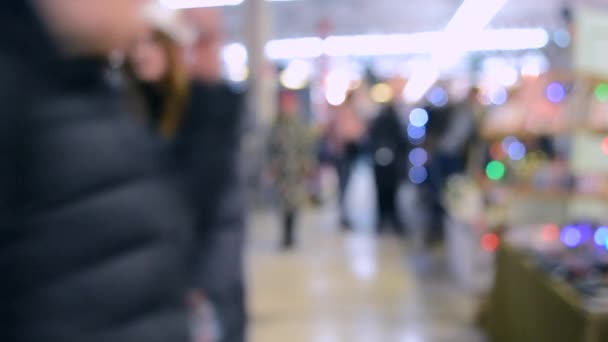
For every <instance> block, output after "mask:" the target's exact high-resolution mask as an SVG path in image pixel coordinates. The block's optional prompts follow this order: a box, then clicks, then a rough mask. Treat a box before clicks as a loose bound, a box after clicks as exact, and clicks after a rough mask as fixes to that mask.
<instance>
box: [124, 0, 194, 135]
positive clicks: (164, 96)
mask: <svg viewBox="0 0 608 342" xmlns="http://www.w3.org/2000/svg"><path fill="white" fill-rule="evenodd" d="M143 13H144V18H145V19H146V21H147V23H148V25H147V27H145V28H144V29H143V30H142V32H141V33H140V34H139V36H138V37H137V39H136V40H135V41H134V42H133V44H132V45H131V47H130V48H129V49H128V51H127V57H128V58H127V64H126V70H127V73H128V75H129V76H130V77H129V79H130V80H131V81H132V82H133V83H134V84H133V87H132V88H133V89H131V90H132V91H133V92H132V93H133V94H134V96H135V99H133V102H134V103H133V107H134V109H135V111H136V112H137V113H136V114H137V115H138V116H139V117H140V119H142V120H144V122H146V124H148V125H149V127H150V128H152V129H153V131H156V132H158V133H159V134H160V135H161V136H163V137H164V138H167V139H171V138H174V137H175V135H176V133H177V130H178V128H179V127H180V125H181V124H182V123H183V120H184V116H185V115H186V114H185V113H186V106H187V104H188V93H189V87H190V85H189V78H188V71H187V66H186V63H185V47H186V45H187V44H189V43H190V42H191V41H192V40H193V39H194V34H193V33H192V32H191V31H190V30H189V29H188V27H187V26H186V25H184V24H182V23H181V21H180V19H179V12H176V11H171V10H168V9H165V8H163V7H161V6H160V5H156V4H155V5H149V6H147V7H146V8H145V9H144V12H143Z"/></svg>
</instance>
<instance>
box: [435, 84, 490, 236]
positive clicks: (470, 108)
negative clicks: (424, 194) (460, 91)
mask: <svg viewBox="0 0 608 342" xmlns="http://www.w3.org/2000/svg"><path fill="white" fill-rule="evenodd" d="M478 95H479V93H478V91H477V89H476V88H473V89H471V90H470V91H469V93H468V95H467V97H466V98H465V100H464V101H463V102H462V103H457V104H453V105H451V106H447V107H443V108H433V107H431V108H428V110H427V111H428V113H429V118H430V119H429V123H428V131H429V137H430V138H429V140H430V146H429V149H430V150H431V152H432V153H431V156H432V158H431V165H430V167H429V170H430V173H429V190H430V191H429V194H430V201H431V203H430V206H431V214H432V215H431V217H432V220H431V221H432V222H431V231H430V232H429V233H430V234H429V236H428V237H427V239H428V242H430V243H433V242H437V241H441V240H442V238H443V235H444V234H443V233H444V232H443V221H444V217H445V209H444V208H443V205H442V198H443V192H444V188H445V184H446V181H447V180H448V178H449V177H450V176H452V175H455V174H462V173H464V172H465V171H466V168H467V162H468V159H469V157H470V150H471V146H472V144H473V142H474V138H475V134H476V131H477V121H476V117H477V114H478V112H479V110H480V105H479V101H478Z"/></svg>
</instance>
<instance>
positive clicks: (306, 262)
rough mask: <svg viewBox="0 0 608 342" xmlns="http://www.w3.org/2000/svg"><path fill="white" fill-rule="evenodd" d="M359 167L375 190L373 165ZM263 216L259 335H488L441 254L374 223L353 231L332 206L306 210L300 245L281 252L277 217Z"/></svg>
mask: <svg viewBox="0 0 608 342" xmlns="http://www.w3.org/2000/svg"><path fill="white" fill-rule="evenodd" d="M358 172H360V173H361V174H360V176H362V177H359V178H358V179H359V180H358V181H357V182H360V183H361V184H358V185H357V186H355V188H357V187H358V188H357V189H359V190H361V191H363V190H365V191H367V190H368V189H365V187H366V185H365V184H364V183H365V182H366V180H365V177H367V176H365V177H363V176H364V175H365V171H364V170H363V169H362V170H361V171H358ZM357 191H358V190H354V192H357ZM362 195H363V194H351V197H354V198H358V199H359V203H357V201H354V202H355V203H351V207H352V211H354V212H355V213H354V215H363V216H366V217H368V216H370V215H372V214H371V211H372V210H373V208H372V207H371V206H370V204H369V201H370V200H369V199H370V198H373V197H370V196H369V194H367V196H362ZM365 202H367V203H365ZM357 206H360V207H359V208H357ZM254 216H255V217H254V219H253V220H252V227H251V234H250V246H249V254H250V256H249V259H248V260H249V283H250V285H249V286H250V307H251V309H250V311H251V337H252V339H251V340H252V341H253V342H286V341H289V342H338V341H348V342H351V341H352V342H358V341H361V342H393V341H395V342H481V341H484V340H483V339H482V337H481V336H480V334H479V333H478V332H477V331H476V330H475V329H474V328H473V324H472V321H473V317H474V313H475V310H476V303H475V300H474V298H472V297H471V296H469V295H467V294H466V293H465V292H463V291H462V290H459V289H458V288H457V287H456V286H454V285H453V284H452V282H451V281H450V279H449V278H448V277H447V275H446V270H445V267H444V266H443V264H444V263H443V260H442V257H441V255H440V253H436V255H430V254H426V253H422V252H419V253H416V252H413V248H412V247H409V246H407V243H404V242H402V241H401V240H398V239H396V238H394V237H392V236H390V235H387V236H382V237H380V238H377V237H375V236H374V234H372V232H371V229H369V227H365V225H363V226H362V227H358V229H356V231H355V232H351V233H347V234H345V233H343V232H341V231H340V230H339V229H338V228H337V227H336V224H335V222H336V218H335V211H334V210H330V209H319V210H310V211H308V212H306V213H305V214H304V215H303V217H301V220H300V224H299V246H298V248H297V249H296V250H295V251H293V252H289V253H281V252H279V251H278V249H277V238H278V225H277V219H276V217H275V216H274V215H273V214H272V213H271V212H263V213H262V212H259V213H257V214H256V215H254ZM361 222H371V220H369V219H368V220H364V219H363V218H362V219H361Z"/></svg>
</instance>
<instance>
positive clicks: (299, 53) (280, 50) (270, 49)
mask: <svg viewBox="0 0 608 342" xmlns="http://www.w3.org/2000/svg"><path fill="white" fill-rule="evenodd" d="M322 54H323V40H322V39H321V38H318V37H306V38H295V39H279V40H271V41H269V42H268V43H267V44H266V56H267V57H268V58H270V59H305V58H316V57H319V56H321V55H322Z"/></svg>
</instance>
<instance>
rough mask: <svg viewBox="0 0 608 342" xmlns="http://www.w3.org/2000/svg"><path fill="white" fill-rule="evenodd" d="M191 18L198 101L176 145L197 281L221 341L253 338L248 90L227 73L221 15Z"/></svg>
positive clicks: (202, 13)
mask: <svg viewBox="0 0 608 342" xmlns="http://www.w3.org/2000/svg"><path fill="white" fill-rule="evenodd" d="M185 15H186V18H187V19H188V21H189V22H190V23H191V24H192V26H193V27H194V28H195V29H196V31H197V36H198V39H197V41H196V42H195V44H194V46H193V47H192V50H191V51H190V54H189V56H190V60H191V61H192V63H191V65H190V69H191V70H190V76H191V78H192V79H193V82H192V85H191V88H190V94H191V99H192V100H191V103H190V106H189V108H188V113H187V115H186V118H185V122H184V125H183V130H182V131H181V132H178V136H177V141H176V148H177V150H176V152H177V156H178V162H179V163H180V165H182V166H183V168H184V170H185V175H184V176H185V179H187V180H188V187H189V189H190V194H191V198H192V199H193V203H194V204H195V211H196V213H197V222H196V225H197V228H198V229H197V232H198V239H197V253H196V259H195V264H194V265H195V268H194V270H195V271H194V274H193V281H194V282H193V285H194V287H195V288H196V289H200V290H202V292H203V293H204V295H205V296H206V297H207V299H208V300H209V301H210V302H211V304H212V305H213V307H214V309H215V312H216V314H217V317H218V323H219V328H220V339H219V341H220V342H244V341H247V321H248V319H247V308H246V303H247V298H246V278H245V263H244V246H245V221H246V220H245V216H246V205H245V204H246V203H245V189H244V185H243V180H244V179H243V174H242V171H243V168H242V162H243V160H242V158H241V150H242V148H241V141H242V138H243V135H244V127H245V124H246V116H245V111H244V109H245V108H244V105H245V101H244V100H245V99H244V95H243V94H242V93H240V92H238V91H236V90H235V89H234V88H232V87H231V86H229V85H228V84H226V83H225V82H224V80H222V67H221V65H222V64H221V59H220V57H221V51H222V47H223V39H222V37H223V34H222V28H223V23H222V15H221V12H220V11H218V10H216V9H210V8H204V9H192V10H188V11H186V13H185Z"/></svg>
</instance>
